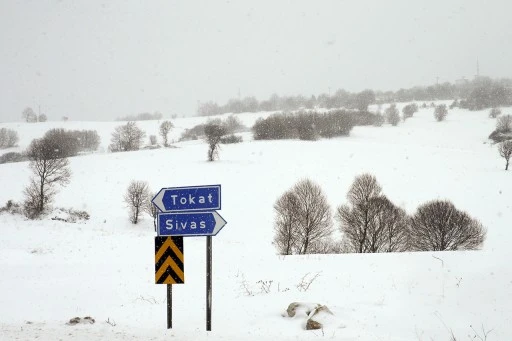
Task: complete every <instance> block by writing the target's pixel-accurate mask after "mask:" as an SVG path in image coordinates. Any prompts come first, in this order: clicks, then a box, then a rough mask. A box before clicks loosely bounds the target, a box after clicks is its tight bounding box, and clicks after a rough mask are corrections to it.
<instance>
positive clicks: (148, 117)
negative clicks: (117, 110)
mask: <svg viewBox="0 0 512 341" xmlns="http://www.w3.org/2000/svg"><path fill="white" fill-rule="evenodd" d="M162 117H163V115H162V113H161V112H158V111H155V112H154V113H153V114H152V113H149V112H143V113H140V114H137V115H127V116H123V117H118V118H116V121H152V120H161V119H162Z"/></svg>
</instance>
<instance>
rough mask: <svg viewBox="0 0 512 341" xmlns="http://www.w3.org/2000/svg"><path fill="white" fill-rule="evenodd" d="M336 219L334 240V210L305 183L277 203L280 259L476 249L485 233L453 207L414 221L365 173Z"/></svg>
mask: <svg viewBox="0 0 512 341" xmlns="http://www.w3.org/2000/svg"><path fill="white" fill-rule="evenodd" d="M347 200H348V203H347V204H342V205H340V206H339V207H338V208H337V209H336V212H335V216H334V217H335V219H336V221H337V223H338V226H339V230H340V231H341V233H342V240H341V242H335V241H334V238H333V232H334V228H333V223H332V214H331V208H330V207H329V204H328V202H327V199H326V197H325V195H324V194H323V193H322V190H321V188H320V186H319V185H317V184H315V183H313V182H312V181H311V180H308V179H306V180H301V181H299V182H298V183H297V184H296V185H295V186H294V187H293V188H291V189H290V190H288V191H287V192H285V193H284V194H283V195H282V196H281V197H280V198H279V199H278V200H277V201H276V203H275V204H274V210H275V213H276V220H275V224H274V230H275V235H274V245H275V247H276V248H277V250H278V252H279V253H280V254H284V255H290V254H307V253H334V252H356V253H375V252H402V251H444V250H473V249H478V248H479V247H481V245H482V244H483V241H484V239H485V235H486V232H485V229H484V228H483V226H482V225H481V224H480V222H478V221H477V220H475V219H473V218H471V217H470V216H469V215H468V214H467V213H466V212H463V211H460V210H458V209H457V208H456V207H455V206H454V205H453V204H452V203H451V202H449V201H446V200H434V201H430V202H427V203H425V204H423V205H421V206H420V207H418V209H417V211H416V213H415V214H414V215H413V216H408V215H407V213H406V212H405V210H403V209H402V208H400V207H397V206H396V205H395V204H393V202H391V200H389V199H388V198H387V197H386V196H385V195H383V194H382V188H381V186H380V185H379V184H378V182H377V180H376V178H375V177H374V176H373V175H370V174H362V175H360V176H358V177H356V179H355V180H354V182H353V184H352V186H351V187H350V189H349V191H348V193H347Z"/></svg>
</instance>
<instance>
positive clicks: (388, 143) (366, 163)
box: [0, 108, 512, 341]
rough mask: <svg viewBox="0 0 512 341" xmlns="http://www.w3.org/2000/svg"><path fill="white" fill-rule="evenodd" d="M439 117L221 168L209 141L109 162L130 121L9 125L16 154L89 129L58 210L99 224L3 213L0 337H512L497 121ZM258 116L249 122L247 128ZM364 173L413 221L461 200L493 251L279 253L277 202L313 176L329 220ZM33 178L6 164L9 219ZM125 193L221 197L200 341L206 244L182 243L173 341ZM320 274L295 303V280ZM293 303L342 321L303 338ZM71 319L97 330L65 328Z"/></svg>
mask: <svg viewBox="0 0 512 341" xmlns="http://www.w3.org/2000/svg"><path fill="white" fill-rule="evenodd" d="M432 112H433V109H431V108H429V109H420V111H419V112H417V113H416V114H415V115H414V117H413V118H410V119H408V120H407V121H406V122H401V123H400V124H399V125H398V126H397V127H391V126H389V125H384V126H383V127H380V128H378V127H355V128H354V129H353V130H352V132H351V134H350V136H349V137H343V138H333V139H322V140H319V141H314V142H309V141H298V140H287V141H252V140H251V139H250V138H245V139H244V142H243V143H240V144H233V145H223V146H222V149H221V151H220V160H219V161H216V162H206V161H205V160H206V151H207V146H206V144H205V143H204V142H202V141H191V142H184V143H176V144H175V146H176V147H177V148H168V149H156V150H145V151H137V152H126V153H108V152H106V148H107V146H108V144H109V143H110V134H111V132H112V131H113V129H114V128H115V127H116V126H118V125H120V124H122V123H121V122H73V121H68V122H46V123H38V124H26V123H9V124H7V123H5V124H0V127H6V128H10V129H14V130H16V131H18V133H19V135H20V143H19V144H20V146H19V148H17V149H12V150H21V149H24V148H25V147H26V146H27V145H28V144H29V143H30V141H31V140H32V139H33V138H36V137H41V136H42V135H43V134H44V133H45V131H46V130H47V129H50V128H52V127H62V128H65V129H95V130H97V131H98V133H99V134H100V136H101V139H102V142H101V148H100V152H98V153H94V154H90V155H85V156H80V157H74V158H71V159H70V164H71V169H72V173H73V174H72V177H71V183H70V184H69V185H68V186H67V187H64V188H62V189H61V190H60V191H59V193H58V194H57V197H56V200H55V204H54V206H55V207H72V208H75V209H80V210H85V211H87V212H88V213H89V214H90V216H91V219H90V220H89V221H87V222H82V223H75V224H71V223H64V222H61V221H57V220H51V219H50V218H51V217H52V216H48V217H47V218H44V219H42V220H35V221H30V220H27V219H26V218H23V217H20V216H12V215H9V214H5V213H4V214H0V273H1V274H2V275H1V280H0V340H14V339H19V340H33V339H36V338H37V339H39V340H59V339H62V340H93V339H104V340H126V339H133V340H168V339H170V338H171V339H173V338H174V339H175V340H312V339H313V340H314V339H329V340H367V341H373V340H397V341H410V340H424V341H427V340H450V337H451V335H452V332H453V335H455V337H456V338H457V340H467V339H468V337H469V338H470V339H477V340H480V339H478V335H479V336H481V337H482V340H483V339H484V338H483V335H484V334H485V333H488V332H489V331H491V330H492V331H491V332H490V333H489V334H488V335H487V340H488V341H506V340H511V339H512V323H511V322H512V321H511V318H512V268H511V267H510V265H509V263H510V259H511V256H512V251H511V248H510V244H511V243H512V230H511V229H510V226H511V222H512V172H510V171H509V172H505V171H504V170H503V168H504V162H503V160H502V159H501V158H500V157H499V155H498V152H497V149H496V147H495V146H493V145H491V144H490V143H489V141H488V140H487V136H488V135H489V134H490V132H491V131H492V130H493V129H494V125H495V121H494V120H492V119H489V118H488V115H487V112H486V111H479V112H469V111H466V110H457V109H455V110H450V113H449V115H448V117H447V119H446V121H445V122H436V121H435V120H434V118H433V115H432ZM503 112H504V114H508V113H512V109H511V108H505V109H504V110H503ZM263 115H268V113H261V114H243V115H241V116H240V118H241V119H242V121H243V122H244V123H245V124H246V125H247V126H249V127H250V126H251V125H252V124H253V123H254V121H255V120H256V119H257V118H258V117H260V116H263ZM172 121H173V123H174V125H175V127H176V128H175V129H174V130H173V131H172V137H171V139H174V140H177V139H178V137H179V136H180V134H181V132H182V131H183V130H184V129H186V128H191V127H192V126H194V125H196V124H199V123H203V122H204V121H205V118H183V119H176V120H172ZM138 125H139V126H140V127H141V128H142V129H143V130H145V131H146V133H147V134H148V135H151V134H155V135H157V133H158V125H159V122H157V121H148V122H140V123H138ZM244 136H245V137H247V136H250V135H244ZM364 172H369V173H372V174H374V175H375V176H376V177H377V180H378V181H379V183H380V184H381V185H382V187H383V192H384V193H385V194H386V195H387V196H388V197H389V198H390V199H391V200H392V201H393V202H395V203H396V204H398V205H399V206H401V207H403V208H404V209H405V210H406V211H407V212H408V213H413V212H414V211H415V209H416V208H417V207H418V205H419V204H421V203H424V202H425V201H428V200H431V199H445V198H446V199H449V200H451V201H452V202H453V203H454V204H455V205H456V206H457V207H458V208H460V209H463V210H465V211H467V212H468V213H470V214H471V216H472V217H475V218H477V219H479V220H480V221H481V222H482V224H483V225H484V226H485V227H486V228H487V239H486V242H485V244H484V247H483V250H481V251H474V252H442V253H434V252H421V253H420V252H418V253H396V254H340V255H309V256H287V257H282V256H277V255H276V254H275V253H276V252H275V249H274V247H273V246H272V244H271V242H272V237H273V218H274V212H273V204H274V202H275V200H276V199H277V198H278V196H279V195H281V194H282V193H283V192H284V191H285V190H287V189H289V188H290V187H291V186H293V185H294V184H295V183H296V182H297V181H298V180H299V179H303V178H310V179H311V180H313V181H315V182H316V183H318V184H319V185H320V186H321V187H322V189H323V190H324V192H325V193H326V196H327V198H328V200H329V203H330V205H331V208H332V209H333V210H334V209H335V208H336V207H337V206H338V205H340V204H342V203H345V202H346V198H345V195H346V193H347V190H348V188H349V186H350V185H351V183H352V181H353V179H354V177H355V176H356V175H358V174H361V173H364ZM29 176H30V172H29V169H28V167H27V163H26V162H21V163H12V164H2V165H0V206H3V205H4V203H5V202H6V201H7V200H9V199H13V200H16V201H22V199H23V189H24V187H25V186H26V185H27V184H28V179H29ZM131 180H144V181H148V183H149V184H150V186H151V188H152V189H153V190H158V189H160V188H162V187H171V186H187V185H207V184H221V185H222V210H221V211H220V212H219V213H220V214H221V215H222V216H223V217H224V218H225V219H226V220H227V222H228V224H227V226H225V227H224V229H223V230H222V231H221V232H220V233H219V235H217V236H216V237H214V238H213V322H212V324H213V326H212V330H213V331H212V332H206V331H205V238H204V237H197V238H188V239H185V242H184V244H185V245H184V249H185V250H184V254H185V277H186V284H184V285H175V286H174V287H173V305H174V311H173V329H171V330H167V329H166V328H165V327H166V305H165V286H162V285H156V284H154V249H153V248H154V245H153V237H154V235H155V233H154V230H153V222H152V219H151V218H150V217H149V216H145V217H144V219H143V220H142V221H141V222H140V223H139V224H138V225H132V224H131V223H130V222H129V219H128V212H127V209H126V207H125V204H124V203H123V199H122V198H123V194H124V192H125V190H126V188H127V186H128V184H129V182H130V181H131ZM316 274H318V277H317V278H316V279H315V280H313V282H312V283H311V286H310V287H309V288H308V289H307V290H301V288H300V286H299V283H300V282H301V280H302V279H303V278H305V280H307V279H310V278H312V277H313V276H315V275H316ZM269 281H272V283H271V284H270V286H268V285H269V283H270V282H269ZM263 282H265V283H263ZM264 284H267V286H266V287H265V286H264ZM267 291H268V292H267ZM295 301H300V302H314V303H320V304H325V305H327V306H328V307H329V308H330V309H331V311H332V312H333V313H334V314H335V315H334V316H335V319H334V320H333V321H331V323H330V324H329V325H328V326H326V328H325V329H324V330H322V331H306V330H304V326H303V325H302V324H303V321H302V320H299V319H293V318H288V317H283V316H282V314H283V313H284V312H285V310H286V308H287V306H288V304H290V303H292V302H295ZM75 316H80V317H83V316H92V317H93V318H95V319H96V323H95V324H91V325H85V324H84V325H77V326H69V325H66V322H67V321H69V319H70V318H72V317H75ZM107 320H108V321H110V322H111V324H109V323H106V322H105V321H107ZM112 321H115V323H112ZM112 324H115V326H113V325H112Z"/></svg>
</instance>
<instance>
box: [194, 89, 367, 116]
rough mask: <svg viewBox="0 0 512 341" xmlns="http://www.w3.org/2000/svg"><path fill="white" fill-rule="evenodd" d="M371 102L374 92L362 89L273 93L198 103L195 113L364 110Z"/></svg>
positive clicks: (201, 114) (205, 114) (200, 114)
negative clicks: (310, 93) (261, 97)
mask: <svg viewBox="0 0 512 341" xmlns="http://www.w3.org/2000/svg"><path fill="white" fill-rule="evenodd" d="M372 103H375V93H374V92H373V91H372V90H364V91H362V92H359V93H350V92H347V91H345V90H338V91H337V92H336V93H335V94H334V95H328V94H321V95H319V96H318V97H316V96H311V97H305V96H302V95H298V96H278V95H277V94H274V95H272V96H270V98H268V99H266V100H263V101H258V100H257V99H256V98H255V97H246V98H243V99H230V100H229V101H228V102H227V103H226V104H224V105H218V104H217V103H214V102H204V103H200V104H199V107H198V109H197V114H198V116H212V115H218V114H222V113H234V114H238V113H242V112H258V111H292V110H299V109H314V108H327V109H331V108H347V109H358V110H362V111H365V110H367V109H368V106H369V105H370V104H372Z"/></svg>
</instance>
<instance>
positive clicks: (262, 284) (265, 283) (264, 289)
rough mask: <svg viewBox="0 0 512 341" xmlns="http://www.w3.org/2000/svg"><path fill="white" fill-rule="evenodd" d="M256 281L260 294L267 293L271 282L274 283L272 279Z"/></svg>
mask: <svg viewBox="0 0 512 341" xmlns="http://www.w3.org/2000/svg"><path fill="white" fill-rule="evenodd" d="M256 283H257V284H259V285H260V291H261V293H262V294H268V293H269V292H270V291H271V287H272V283H274V281H272V280H268V281H264V280H259V281H257V282H256Z"/></svg>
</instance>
